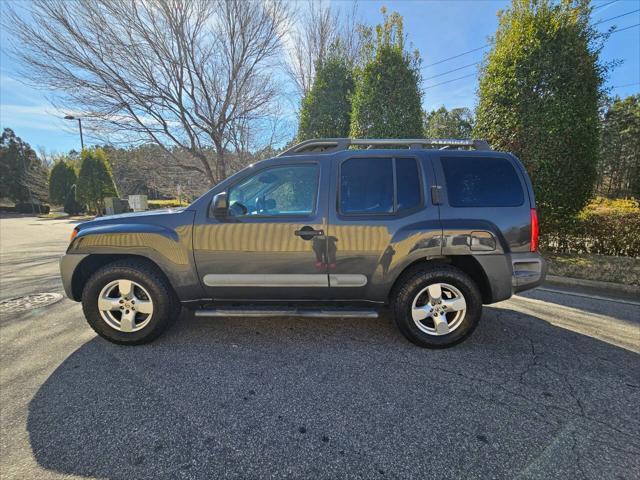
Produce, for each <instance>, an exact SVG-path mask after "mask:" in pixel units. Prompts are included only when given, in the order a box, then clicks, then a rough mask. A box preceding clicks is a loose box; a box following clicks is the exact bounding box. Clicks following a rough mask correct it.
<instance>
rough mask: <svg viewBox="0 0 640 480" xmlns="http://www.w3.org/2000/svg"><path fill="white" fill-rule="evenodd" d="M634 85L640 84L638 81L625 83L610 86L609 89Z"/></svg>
mask: <svg viewBox="0 0 640 480" xmlns="http://www.w3.org/2000/svg"><path fill="white" fill-rule="evenodd" d="M635 85H640V82H635V83H626V84H625V85H616V86H614V87H611V90H615V89H616V88H624V87H633V86H635Z"/></svg>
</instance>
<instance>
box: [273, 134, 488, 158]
mask: <svg viewBox="0 0 640 480" xmlns="http://www.w3.org/2000/svg"><path fill="white" fill-rule="evenodd" d="M393 145H397V146H406V147H409V149H412V150H419V149H423V148H438V149H440V150H445V149H449V148H456V147H468V148H473V149H475V150H491V147H490V146H489V143H488V142H487V141H486V140H468V139H457V138H315V139H312V140H305V141H304V142H301V143H298V144H297V145H294V146H293V147H291V148H288V149H287V150H285V151H284V152H282V153H280V154H279V155H278V156H279V157H282V156H285V155H296V154H298V155H300V154H304V153H314V152H315V153H333V152H339V151H342V150H347V149H348V148H349V147H350V146H362V147H365V148H367V149H369V148H372V147H376V146H393Z"/></svg>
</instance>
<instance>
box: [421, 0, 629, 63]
mask: <svg viewBox="0 0 640 480" xmlns="http://www.w3.org/2000/svg"><path fill="white" fill-rule="evenodd" d="M617 1H618V0H613V1H611V2H609V3H605V4H602V5H598V6H597V7H595V8H594V10H596V9H598V8H601V7H606V6H607V5H611V4H612V3H616V2H617ZM638 11H640V8H639V9H636V10H632V11H630V12H626V13H622V14H620V15H616V16H615V17H609V18H604V19H602V20H599V21H598V22H596V23H594V24H593V25H594V26H595V25H599V24H601V23H605V22H610V21H611V20H615V19H617V18H621V17H626V16H627V15H631V14H632V13H636V12H638ZM628 28H631V27H628ZM622 30H625V29H620V30H617V31H619V32H621V31H622ZM490 46H491V43H485V44H484V45H482V46H481V47H477V48H472V49H471V50H467V51H466V52H462V53H459V54H457V55H453V56H451V57H447V58H443V59H442V60H438V61H437V62H433V63H429V64H427V65H423V66H422V68H428V67H433V66H435V65H440V64H441V63H444V62H448V61H450V60H454V59H456V58H460V57H463V56H465V55H468V54H470V53H473V52H477V51H479V50H484V49H485V48H487V47H490Z"/></svg>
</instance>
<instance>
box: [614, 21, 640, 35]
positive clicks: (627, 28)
mask: <svg viewBox="0 0 640 480" xmlns="http://www.w3.org/2000/svg"><path fill="white" fill-rule="evenodd" d="M638 25H640V23H635V24H633V25H629V26H628V27H624V28H621V29H619V30H614V31H613V32H611V35H613V34H614V33H620V32H624V31H625V30H629V29H630V28H633V27H637V26H638Z"/></svg>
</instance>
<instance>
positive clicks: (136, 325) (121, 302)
mask: <svg viewBox="0 0 640 480" xmlns="http://www.w3.org/2000/svg"><path fill="white" fill-rule="evenodd" d="M98 310H99V311H100V316H101V317H102V319H103V320H104V321H105V322H106V323H107V325H109V326H110V327H111V328H113V329H115V330H118V331H119V332H125V333H131V332H137V331H138V330H142V329H143V328H144V327H146V326H147V325H148V324H149V322H150V321H151V317H152V316H153V300H151V295H149V292H147V290H146V289H145V288H144V287H143V286H142V285H140V284H139V283H136V282H134V281H132V280H126V279H120V280H114V281H113V282H110V283H108V284H107V285H105V287H104V288H103V289H102V290H101V291H100V294H99V295H98Z"/></svg>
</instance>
